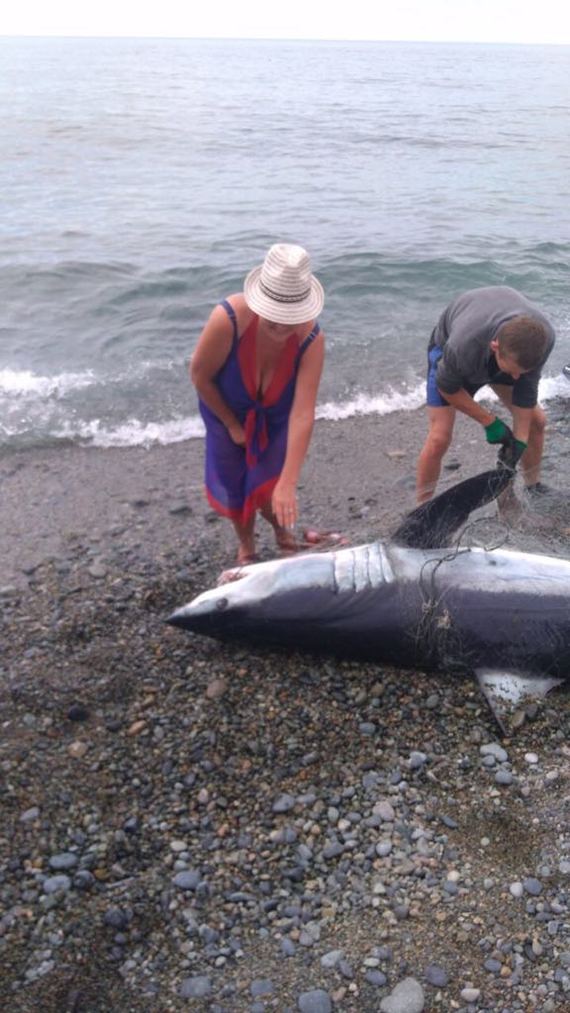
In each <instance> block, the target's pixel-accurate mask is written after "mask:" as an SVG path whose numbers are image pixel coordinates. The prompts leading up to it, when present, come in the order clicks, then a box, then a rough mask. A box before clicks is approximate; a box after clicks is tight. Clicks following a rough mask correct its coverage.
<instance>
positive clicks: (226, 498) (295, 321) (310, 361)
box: [190, 243, 324, 565]
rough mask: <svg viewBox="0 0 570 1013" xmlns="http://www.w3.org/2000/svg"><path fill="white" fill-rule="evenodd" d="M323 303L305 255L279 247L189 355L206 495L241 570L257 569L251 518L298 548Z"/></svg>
mask: <svg viewBox="0 0 570 1013" xmlns="http://www.w3.org/2000/svg"><path fill="white" fill-rule="evenodd" d="M323 303H324V293H323V288H322V286H321V284H320V282H319V281H318V280H317V279H316V278H315V277H314V275H312V274H311V266H310V260H309V255H308V253H307V252H306V250H304V249H302V247H300V246H294V245H291V244H288V243H277V244H276V245H275V246H272V247H271V249H270V250H269V252H268V253H267V256H266V257H265V260H264V262H263V264H262V265H261V266H259V267H255V268H254V269H253V271H250V273H249V274H248V276H247V278H246V279H245V284H244V291H243V293H239V294H236V295H231V296H229V297H228V298H227V299H224V300H223V302H221V303H220V304H219V305H218V306H216V308H215V309H214V310H213V312H212V314H211V316H210V319H209V320H208V322H207V324H206V326H205V328H204V330H203V331H202V334H201V335H200V338H199V340H198V344H197V346H196V350H195V352H194V354H193V356H192V361H191V366H190V375H191V378H192V382H193V384H194V386H195V387H196V390H197V392H198V396H199V400H200V411H201V414H202V418H203V419H204V422H205V424H206V493H207V496H208V500H209V502H210V504H211V506H212V507H213V508H214V510H216V511H217V512H218V513H219V514H222V516H224V517H229V518H230V520H231V521H232V523H233V525H234V528H235V532H236V534H237V537H238V543H239V548H238V557H237V561H238V563H239V564H240V565H244V564H247V563H250V562H253V561H254V560H255V535H254V526H255V515H256V513H257V511H258V510H259V512H260V513H261V514H262V516H263V517H264V518H265V519H266V520H267V521H268V522H269V523H270V524H271V525H272V526H273V529H274V531H275V537H276V540H277V544H278V546H279V548H280V549H282V550H284V551H292V550H294V549H295V548H296V547H297V546H296V542H295V539H294V537H293V533H292V529H293V526H294V525H295V523H296V521H297V514H298V510H297V482H298V480H299V475H300V472H301V468H302V465H303V462H304V460H305V456H306V453H307V449H308V446H309V442H310V439H311V433H312V429H313V423H314V418H315V404H316V399H317V391H318V387H319V381H320V378H321V372H322V368H323V358H324V335H323V333H322V331H321V330H320V327H319V324H318V322H317V316H318V314H319V313H320V311H321V309H322V307H323Z"/></svg>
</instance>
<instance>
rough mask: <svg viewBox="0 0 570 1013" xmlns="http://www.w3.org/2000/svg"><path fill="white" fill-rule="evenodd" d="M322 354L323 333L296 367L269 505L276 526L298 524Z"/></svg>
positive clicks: (323, 344) (321, 369) (323, 352)
mask: <svg viewBox="0 0 570 1013" xmlns="http://www.w3.org/2000/svg"><path fill="white" fill-rule="evenodd" d="M324 355H325V342H324V334H323V333H322V331H321V332H320V333H319V334H318V335H317V337H316V338H315V339H314V340H313V341H312V342H311V344H310V345H309V347H308V348H307V350H306V352H305V354H304V355H303V358H302V359H301V362H300V365H299V371H298V373H297V382H296V384H295V396H294V399H293V405H292V408H291V414H290V416H289V426H288V430H287V453H286V455H285V463H284V465H283V470H282V472H281V475H280V476H279V481H278V482H277V485H276V486H275V489H274V491H273V496H272V500H271V506H272V510H273V513H274V515H275V518H276V520H277V523H278V524H280V525H281V527H285V528H290V527H292V526H293V525H294V524H295V523H296V521H297V515H298V510H297V492H296V489H297V482H298V481H299V475H300V474H301V468H302V467H303V462H304V460H305V457H306V455H307V450H308V447H309V443H310V440H311V434H312V431H313V425H314V422H315V407H316V403H317V392H318V389H319V382H320V379H321V373H322V371H323V361H324Z"/></svg>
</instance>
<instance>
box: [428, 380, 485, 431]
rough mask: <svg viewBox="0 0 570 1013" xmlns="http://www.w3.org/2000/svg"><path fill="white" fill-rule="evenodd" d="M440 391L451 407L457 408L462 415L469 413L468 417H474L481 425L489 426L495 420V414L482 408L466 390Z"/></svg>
mask: <svg viewBox="0 0 570 1013" xmlns="http://www.w3.org/2000/svg"><path fill="white" fill-rule="evenodd" d="M440 393H441V396H442V397H444V398H445V400H446V401H447V402H448V404H450V405H451V407H452V408H457V410H458V411H460V412H463V414H464V415H469V417H470V418H472V419H475V421H476V422H479V423H480V424H481V425H482V426H490V425H491V423H492V422H493V421H494V420H495V417H496V416H495V415H492V414H491V412H488V411H487V410H486V409H485V408H483V406H482V405H480V404H479V403H478V402H477V401H475V400H474V398H472V397H471V395H470V394H468V393H467V391H466V390H463V389H462V390H458V391H456V392H455V394H448V393H447V391H445V390H442V391H440Z"/></svg>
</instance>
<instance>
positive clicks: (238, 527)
mask: <svg viewBox="0 0 570 1013" xmlns="http://www.w3.org/2000/svg"><path fill="white" fill-rule="evenodd" d="M232 524H233V526H234V531H235V533H236V535H237V539H238V543H239V544H238V554H237V561H238V563H242V564H245V563H248V562H251V560H252V558H253V556H254V555H255V514H252V516H251V517H250V518H249V520H247V521H246V522H245V524H242V523H241V521H236V520H232Z"/></svg>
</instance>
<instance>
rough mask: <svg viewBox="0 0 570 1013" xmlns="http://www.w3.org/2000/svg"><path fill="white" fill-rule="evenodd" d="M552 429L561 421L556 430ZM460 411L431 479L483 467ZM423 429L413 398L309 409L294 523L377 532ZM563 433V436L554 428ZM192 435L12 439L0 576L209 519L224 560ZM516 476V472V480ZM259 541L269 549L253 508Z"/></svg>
mask: <svg viewBox="0 0 570 1013" xmlns="http://www.w3.org/2000/svg"><path fill="white" fill-rule="evenodd" d="M564 407H565V405H564V402H561V403H560V406H559V409H558V411H557V410H556V405H554V408H553V409H551V412H552V417H553V419H554V422H553V432H552V434H549V438H548V442H547V447H546V454H545V462H544V478H545V480H546V481H547V482H552V483H553V484H554V485H557V486H558V487H559V488H560V489H563V486H564V479H565V474H564V469H565V467H566V460H565V458H567V456H568V453H569V448H568V440H567V439H566V438H565V430H564V416H565V411H564ZM558 429H560V432H558ZM478 430H479V427H478V426H477V425H476V424H475V423H473V422H471V420H468V419H465V418H464V417H460V418H458V420H457V424H456V434H455V437H454V443H453V445H452V447H451V449H450V451H449V453H448V455H447V457H446V460H445V463H444V468H443V471H442V476H441V480H440V484H439V486H438V491H442V490H443V489H444V488H446V487H448V486H450V485H452V484H454V483H455V482H458V481H461V480H462V479H464V478H467V477H469V476H471V475H474V474H477V473H478V472H480V471H484V470H486V469H488V468H492V467H494V464H495V460H496V453H495V451H494V450H493V448H491V447H489V446H488V445H487V444H486V443H485V439H484V435H483V434H482V433H480V432H479V431H478ZM425 432H426V420H425V414H424V410H423V409H417V410H415V411H413V412H409V411H406V412H400V413H398V412H396V413H393V414H391V415H388V416H379V417H378V416H376V417H375V416H365V417H355V418H350V419H346V420H342V421H334V422H331V421H318V422H316V423H315V430H314V433H313V439H312V442H311V446H310V449H309V454H308V457H307V460H306V461H305V465H304V469H303V473H302V476H301V481H300V484H299V500H300V509H301V516H300V521H299V525H298V527H299V529H301V528H303V527H317V528H322V529H323V530H338V531H341V532H342V533H343V534H346V535H347V536H348V537H349V538H350V539H351V540H353V541H367V540H373V539H375V538H388V537H389V535H390V533H391V531H393V530H395V528H396V527H397V525H398V524H399V522H400V521H401V519H402V518H403V517H404V516H405V514H406V513H407V512H409V511H410V510H412V509H413V508H414V506H415V493H414V489H415V467H416V460H417V456H418V454H419V451H420V449H421V447H422V444H423V439H424V437H425ZM561 437H564V438H561ZM202 475H203V441H201V440H189V441H187V442H184V443H173V444H170V445H167V446H162V445H151V446H150V447H148V448H143V447H127V448H94V447H81V446H76V445H71V446H65V447H56V448H50V449H41V450H33V449H27V450H23V451H16V452H14V451H12V452H10V453H7V454H5V455H4V456H3V457H0V483H1V487H2V514H3V524H2V528H1V530H0V558H2V559H3V577H2V579H1V581H0V584H1V585H7V584H12V583H13V582H16V585H17V586H18V587H19V588H23V587H25V586H26V579H27V577H29V576H30V574H31V573H33V571H34V569H35V568H36V567H38V566H39V565H40V564H41V563H42V562H44V561H45V560H49V559H52V558H57V556H58V555H63V556H65V552H66V546H67V545H68V544H69V543H70V542H74V541H75V542H77V540H80V541H83V542H85V544H88V543H89V542H90V541H91V542H92V543H93V546H96V545H99V546H100V547H101V552H102V553H104V552H105V551H106V546H110V547H112V546H113V545H114V544H116V542H117V541H118V540H122V541H125V540H126V542H127V543H128V542H130V541H132V540H135V541H137V542H141V543H143V542H145V541H146V543H147V548H148V552H149V555H152V546H155V547H156V548H157V549H158V551H160V550H162V549H163V548H167V549H173V550H174V549H175V548H176V546H179V547H180V550H181V552H183V551H184V545H185V543H186V542H187V541H188V540H190V541H196V540H198V541H199V540H200V536H201V534H203V532H204V530H206V531H212V530H214V529H215V531H216V533H217V535H218V536H219V539H220V543H221V547H222V550H223V552H224V553H225V554H226V555H227V563H228V564H230V563H231V562H233V551H234V550H233V545H234V538H233V532H232V530H231V526H230V525H229V523H227V522H225V521H224V520H223V519H221V518H218V517H217V516H216V515H215V514H214V513H213V512H212V511H211V509H210V507H209V505H208V504H207V502H206V499H205V496H204V493H203V477H202ZM517 481H518V484H519V485H520V479H518V480H517ZM257 530H258V534H259V546H260V551H261V552H262V554H263V555H264V556H265V557H268V556H269V555H271V554H272V552H273V546H272V543H271V541H270V540H268V531H267V530H266V525H265V524H263V522H261V521H259V520H258V524H257Z"/></svg>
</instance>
